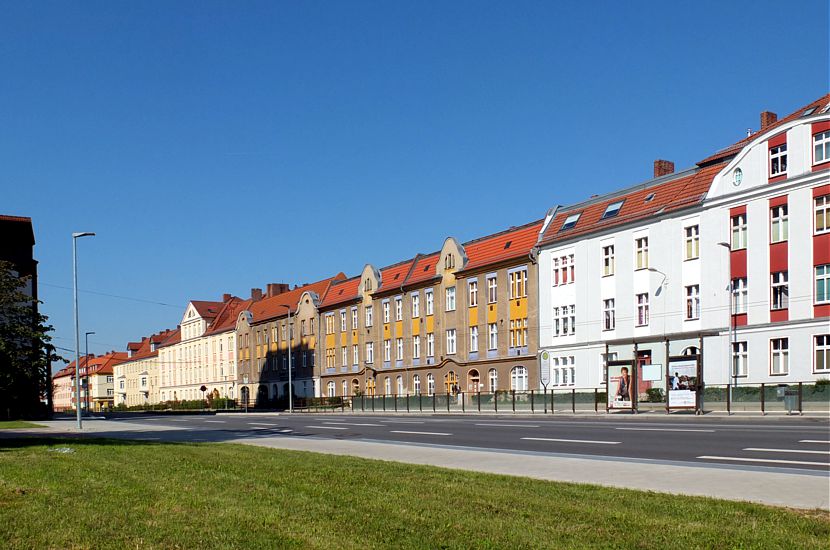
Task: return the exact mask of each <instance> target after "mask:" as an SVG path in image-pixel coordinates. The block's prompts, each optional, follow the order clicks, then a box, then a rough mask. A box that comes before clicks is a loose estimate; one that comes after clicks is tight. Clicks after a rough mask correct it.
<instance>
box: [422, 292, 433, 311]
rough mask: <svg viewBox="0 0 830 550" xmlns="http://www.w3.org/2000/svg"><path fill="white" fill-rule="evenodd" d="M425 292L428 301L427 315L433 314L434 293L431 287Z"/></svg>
mask: <svg viewBox="0 0 830 550" xmlns="http://www.w3.org/2000/svg"><path fill="white" fill-rule="evenodd" d="M424 294H425V295H426V302H427V303H426V314H427V315H432V314H433V313H435V297H434V296H433V294H432V289H431V288H430V289H428V290H425V291H424Z"/></svg>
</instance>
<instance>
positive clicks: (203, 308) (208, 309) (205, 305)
mask: <svg viewBox="0 0 830 550" xmlns="http://www.w3.org/2000/svg"><path fill="white" fill-rule="evenodd" d="M190 303H191V304H193V307H194V308H196V312H197V313H198V314H199V315H200V316H201V317H202V318H203V319H213V318H214V317H216V316H217V315H219V310H220V309H222V306H223V305H224V304H223V303H222V302H211V301H205V300H191V301H190Z"/></svg>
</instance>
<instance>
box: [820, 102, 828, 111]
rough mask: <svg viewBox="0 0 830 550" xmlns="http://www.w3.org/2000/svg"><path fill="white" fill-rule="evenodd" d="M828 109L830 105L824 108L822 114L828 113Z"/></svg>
mask: <svg viewBox="0 0 830 550" xmlns="http://www.w3.org/2000/svg"><path fill="white" fill-rule="evenodd" d="M828 109H830V103H828V104H827V105H825V106H824V108H823V109H822V110H821V112H822V113H826V112H827V111H828Z"/></svg>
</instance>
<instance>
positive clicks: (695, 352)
mask: <svg viewBox="0 0 830 550" xmlns="http://www.w3.org/2000/svg"><path fill="white" fill-rule="evenodd" d="M680 355H700V350H699V349H697V347H695V346H689V347H688V348H686V349H684V350H683V352H682V353H681V354H680Z"/></svg>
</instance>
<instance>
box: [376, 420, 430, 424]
mask: <svg viewBox="0 0 830 550" xmlns="http://www.w3.org/2000/svg"><path fill="white" fill-rule="evenodd" d="M381 422H383V423H384V424H426V422H424V421H423V420H381Z"/></svg>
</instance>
